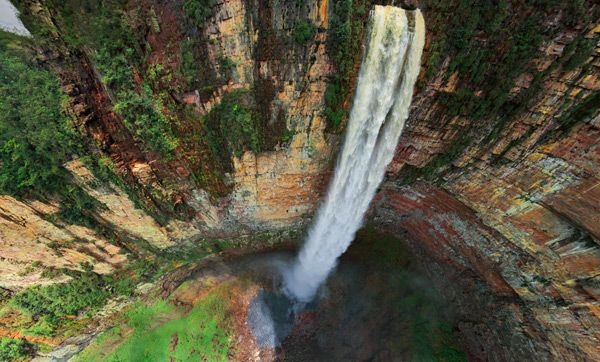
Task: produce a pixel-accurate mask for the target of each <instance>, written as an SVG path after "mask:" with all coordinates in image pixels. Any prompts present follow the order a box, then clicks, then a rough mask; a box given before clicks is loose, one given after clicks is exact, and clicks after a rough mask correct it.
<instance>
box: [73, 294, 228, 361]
mask: <svg viewBox="0 0 600 362" xmlns="http://www.w3.org/2000/svg"><path fill="white" fill-rule="evenodd" d="M227 319H228V318H227V309H226V304H225V301H224V299H223V298H222V296H220V295H219V294H217V293H212V294H209V295H208V296H207V297H205V298H204V299H203V300H202V301H200V302H199V303H198V304H197V305H196V306H195V307H194V308H193V309H192V310H191V311H190V312H189V313H187V314H184V313H182V311H181V308H178V307H175V306H173V305H172V304H169V303H168V302H166V301H164V300H160V301H158V302H155V303H154V304H152V305H150V306H146V305H143V304H137V305H136V306H135V307H134V308H133V309H132V310H130V311H129V312H128V313H127V320H128V321H127V328H126V329H121V328H114V329H111V330H109V331H107V332H105V333H104V334H103V335H102V336H101V337H100V338H98V340H97V341H95V342H94V343H93V344H92V345H91V346H90V347H88V348H87V349H86V350H85V351H83V352H82V353H81V354H80V355H79V356H78V357H77V358H76V361H90V362H91V361H169V360H174V361H203V360H204V361H227V355H228V353H229V351H230V348H231V342H232V341H231V332H230V330H229V325H228V321H227ZM131 329H133V332H132V333H131V334H129V335H127V336H123V335H122V331H123V330H131ZM123 337H124V341H123V342H122V343H121V344H120V345H118V346H117V347H116V348H114V350H112V351H108V353H106V348H107V346H108V345H114V344H115V343H118V342H119V340H121V339H123Z"/></svg>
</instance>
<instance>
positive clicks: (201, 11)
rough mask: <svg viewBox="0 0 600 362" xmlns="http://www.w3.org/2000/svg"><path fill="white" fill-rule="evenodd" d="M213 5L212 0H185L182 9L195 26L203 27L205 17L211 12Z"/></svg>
mask: <svg viewBox="0 0 600 362" xmlns="http://www.w3.org/2000/svg"><path fill="white" fill-rule="evenodd" d="M213 6H214V0H185V3H184V4H183V10H184V11H185V14H186V15H187V17H188V18H190V19H192V21H193V22H194V24H195V25H196V26H197V27H199V28H203V27H204V22H205V21H206V18H208V17H209V16H210V14H211V13H212V7H213Z"/></svg>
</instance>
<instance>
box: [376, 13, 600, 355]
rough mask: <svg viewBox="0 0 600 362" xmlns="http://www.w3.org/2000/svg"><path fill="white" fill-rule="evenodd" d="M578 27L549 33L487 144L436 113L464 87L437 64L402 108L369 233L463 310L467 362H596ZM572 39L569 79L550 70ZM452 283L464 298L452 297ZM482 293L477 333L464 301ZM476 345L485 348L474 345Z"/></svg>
mask: <svg viewBox="0 0 600 362" xmlns="http://www.w3.org/2000/svg"><path fill="white" fill-rule="evenodd" d="M593 9H594V8H593V7H592V10H593ZM592 13H594V14H597V12H596V13H595V12H594V11H592ZM592 21H595V23H594V22H592V23H587V24H585V25H578V26H576V27H575V28H569V27H568V26H565V25H564V24H561V23H559V24H560V25H556V23H555V25H552V26H554V27H557V26H558V27H559V30H558V33H557V35H556V36H555V37H554V39H551V40H549V41H546V42H544V43H542V44H541V45H540V47H539V49H538V51H537V53H536V54H537V55H535V56H534V60H533V61H532V64H534V67H537V71H538V72H540V77H538V78H539V79H538V80H537V81H538V82H541V83H540V84H541V87H540V88H539V89H538V90H537V91H536V92H535V93H534V94H532V95H531V97H532V98H531V99H530V100H529V102H528V106H527V107H526V108H525V109H523V110H522V111H518V112H514V113H512V114H510V116H509V117H505V116H504V119H505V120H504V121H502V122H503V123H501V127H498V128H496V131H492V132H491V133H490V135H491V136H486V134H488V132H489V130H490V129H491V128H489V127H488V124H490V120H486V119H485V118H483V119H479V120H475V117H474V116H472V115H462V114H461V115H457V116H449V115H448V105H447V104H443V103H442V102H441V101H440V99H441V95H444V96H447V95H448V94H454V93H455V92H459V91H460V89H459V88H460V87H465V83H464V81H463V82H462V83H461V82H460V75H459V73H458V72H453V73H451V74H450V73H448V68H447V66H448V64H450V63H451V62H452V59H446V61H445V62H444V65H443V66H442V67H441V70H440V71H439V72H438V74H436V75H435V76H433V77H432V78H431V80H430V81H429V83H428V84H427V85H426V86H424V88H423V89H422V90H421V91H420V92H419V94H418V95H417V96H416V100H415V102H414V103H413V112H412V115H411V118H410V119H409V121H408V125H407V129H406V131H405V132H404V134H403V136H402V139H401V142H400V145H399V147H398V149H397V153H396V159H395V164H394V165H392V167H390V170H389V171H390V172H389V178H388V179H389V183H388V186H387V188H386V189H385V190H384V191H382V192H381V193H380V195H379V197H380V199H379V200H380V201H379V203H378V204H376V206H375V207H374V214H373V215H374V221H375V222H376V223H378V224H379V225H380V226H381V227H383V228H385V229H387V230H390V231H394V232H396V233H398V234H400V235H404V236H405V237H406V238H407V240H409V242H410V243H411V245H412V246H413V247H414V248H415V250H417V251H418V252H420V253H421V255H422V256H423V264H424V269H425V270H427V271H428V272H429V273H431V274H432V276H435V275H438V276H439V275H444V276H443V277H438V284H439V285H438V287H439V288H440V289H442V290H446V291H447V293H448V294H449V295H450V296H452V298H456V300H457V303H458V305H463V306H464V310H463V311H462V313H463V315H461V316H459V317H458V318H459V319H463V321H464V322H461V323H462V324H461V326H460V327H459V328H460V329H461V330H462V331H463V332H464V333H463V336H464V338H466V339H467V340H468V342H467V345H469V346H470V347H471V348H470V349H471V353H473V354H474V355H475V356H477V357H479V358H483V359H494V358H497V357H498V356H503V357H501V359H509V360H510V359H517V360H520V359H527V358H528V357H527V356H528V355H531V353H535V355H539V356H546V357H545V358H549V359H573V358H575V359H583V360H596V359H598V357H599V353H600V352H599V350H598V343H599V341H598V338H600V334H599V329H598V328H599V326H600V320H599V319H598V313H597V303H598V300H599V299H600V294H599V293H600V289H599V285H600V284H599V282H600V280H599V279H598V275H600V247H599V243H600V239H599V238H598V221H599V220H598V215H600V213H599V209H598V197H599V195H600V194H599V192H598V191H597V190H598V186H599V182H600V178H599V176H600V174H599V173H598V165H599V164H600V158H599V155H600V154H599V153H598V147H597V145H598V144H599V141H600V132H599V131H600V129H599V128H598V117H599V116H600V114H599V111H598V110H599V108H598V105H599V104H600V103H599V102H598V89H599V88H600V82H599V81H598V78H599V75H600V48H599V47H598V41H599V40H600V28H598V22H597V21H598V19H597V18H596V19H594V20H592ZM576 39H587V42H588V43H589V44H593V45H594V46H593V47H592V48H591V49H590V50H591V51H590V52H589V53H587V54H581V58H582V60H581V63H580V64H579V65H578V66H577V67H576V68H569V67H567V66H563V65H560V64H564V63H561V59H563V58H561V56H565V55H564V54H563V52H565V49H567V48H568V47H569V46H568V44H569V43H571V42H573V41H576ZM578 51H581V52H584V50H583V49H579V50H578ZM532 79H533V74H532V73H523V74H521V75H519V76H518V77H516V78H515V79H514V87H513V88H512V89H511V90H510V95H509V97H516V95H518V94H520V93H523V92H526V91H527V88H528V87H530V86H532V85H531V84H532ZM467 84H468V83H467ZM584 109H585V111H584ZM493 117H495V119H496V120H497V119H500V118H502V117H503V115H498V114H494V115H493ZM475 122H477V126H474V124H475ZM491 123H492V124H493V123H494V122H491ZM473 127H475V129H476V131H472V129H473ZM465 135H468V136H470V137H471V138H468V137H467V138H465ZM461 143H462V144H461ZM459 144H460V145H459ZM457 145H459V146H458V147H457ZM457 150H458V152H457ZM444 154H446V155H450V156H444ZM444 157H446V158H445V159H444ZM415 172H416V175H415ZM414 178H420V179H421V181H419V182H417V183H411V181H410V180H412V179H414ZM426 180H430V181H429V182H427V181H426ZM428 258H431V259H428ZM457 285H458V286H460V287H459V289H460V288H463V290H466V291H467V292H466V294H467V295H468V297H467V298H466V299H463V298H462V297H461V296H459V295H458V296H457V295H453V291H452V290H451V289H453V288H456V286H457ZM486 293H488V294H489V295H490V296H491V297H490V298H489V299H486V298H484V299H482V300H481V303H480V305H481V306H482V308H481V313H482V315H481V316H479V317H475V318H474V319H475V320H478V319H480V318H481V319H480V320H487V322H485V323H484V324H483V325H477V323H473V322H472V321H473V315H474V314H473V313H475V314H477V313H479V312H480V311H479V309H478V308H475V309H473V300H478V299H480V298H483V296H484V295H485V294H486ZM475 304H478V303H475ZM484 311H493V312H492V315H491V316H490V315H487V316H486V315H485V313H484ZM488 318H489V319H488ZM498 319H502V320H505V321H506V326H505V327H504V328H506V327H507V326H510V328H509V330H506V329H503V327H501V326H498V325H496V323H497V322H496V321H497V320H498ZM474 330H477V331H478V332H477V334H478V335H477V336H475V335H473V331H474ZM481 336H484V337H483V340H487V341H488V342H487V345H488V346H487V347H485V346H481V348H479V347H477V345H478V343H481V340H482V339H481ZM526 340H529V341H531V343H530V342H527V343H525V341H526ZM516 341H520V342H516ZM528 343H529V347H526V348H524V349H521V348H520V347H519V348H517V349H514V350H511V349H510V348H509V347H507V346H510V345H513V346H515V345H519V346H523V347H525V346H527V345H528ZM575 356H577V357H575Z"/></svg>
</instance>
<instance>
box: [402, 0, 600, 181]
mask: <svg viewBox="0 0 600 362" xmlns="http://www.w3.org/2000/svg"><path fill="white" fill-rule="evenodd" d="M509 5H510V3H509V1H507V0H500V1H495V0H485V1H480V2H477V3H475V4H474V3H473V2H471V1H467V0H453V1H446V0H434V1H431V2H430V4H429V7H430V8H429V9H428V14H429V17H428V19H427V23H428V28H429V29H435V34H434V36H433V41H432V43H431V45H430V47H429V54H428V59H427V68H426V72H425V77H424V78H423V79H421V81H420V84H419V85H418V86H420V87H422V86H424V85H425V84H426V82H427V81H428V80H429V79H430V78H431V77H432V76H434V75H435V74H437V73H438V71H439V70H440V67H441V65H442V62H443V61H444V60H445V59H446V57H450V64H449V66H448V71H447V72H446V76H450V75H452V74H454V73H457V75H458V84H457V87H456V90H454V91H453V92H443V91H440V92H438V94H437V101H438V102H439V104H440V105H442V106H443V107H444V112H445V114H447V115H448V116H449V117H453V116H461V117H463V118H465V119H468V120H471V121H472V122H470V124H469V126H467V128H466V129H464V130H462V131H461V132H460V134H461V136H460V138H459V139H458V140H456V141H455V142H454V143H453V145H452V147H451V148H450V150H449V151H447V152H446V153H445V154H441V155H438V156H437V157H435V158H434V159H433V160H432V161H430V163H429V164H428V165H426V166H425V167H424V168H422V169H414V168H413V169H406V170H405V171H403V174H402V175H401V176H402V177H403V179H404V180H403V181H404V182H410V181H411V180H413V179H415V178H417V177H423V176H424V177H427V178H429V179H433V178H434V177H435V175H436V174H437V170H438V169H439V168H441V167H447V166H449V165H450V164H451V163H452V161H454V160H455V159H456V157H458V156H459V155H460V154H462V153H463V151H464V150H465V149H466V147H468V146H469V145H470V144H471V142H472V141H473V140H474V139H477V137H474V135H473V134H472V132H473V133H475V132H479V133H480V132H481V130H482V129H488V130H489V134H488V135H487V137H486V138H485V139H484V141H483V142H492V141H494V140H495V139H496V138H497V137H498V136H499V135H500V134H501V132H502V129H503V128H504V127H505V126H506V125H507V124H508V123H509V121H510V119H512V118H513V117H514V116H515V115H517V114H519V113H520V112H522V111H524V110H525V109H526V108H527V105H528V104H529V103H530V102H531V101H532V100H534V99H535V97H536V95H537V94H538V92H539V90H540V87H541V86H542V80H543V78H544V76H545V75H546V74H548V73H549V72H550V71H552V70H554V69H555V67H556V64H553V65H552V66H551V67H550V68H548V69H546V70H544V71H542V72H539V71H537V70H536V69H535V68H534V63H533V62H532V61H531V60H532V59H533V58H534V57H535V56H536V55H537V54H538V49H539V47H540V46H541V44H542V43H543V42H544V41H547V40H549V39H552V38H553V37H554V36H555V35H556V31H557V29H558V28H553V26H552V25H551V24H549V23H548V21H547V18H548V16H549V15H548V14H558V13H561V14H562V16H563V18H562V21H564V22H566V23H568V24H569V26H572V25H574V24H575V23H585V22H589V19H590V18H591V14H587V10H586V3H585V1H573V2H563V1H554V0H553V1H525V2H524V3H521V4H519V5H518V8H517V9H514V8H512V9H511V7H510V6H509ZM512 6H513V7H514V6H515V4H513V5H512ZM509 9H511V12H510V13H509ZM456 14H461V16H456ZM509 15H510V16H509ZM590 47H592V44H591V43H588V42H587V40H586V39H585V38H583V37H580V38H579V39H578V40H576V42H574V44H572V45H570V46H569V47H567V48H566V49H565V55H564V56H563V57H562V58H561V59H560V60H559V62H560V63H562V64H563V69H564V70H570V69H575V68H577V67H579V66H581V64H582V63H583V62H584V61H585V60H586V59H587V58H588V57H589V55H590V54H591V49H590ZM575 49H577V51H576V50H575ZM524 73H529V74H533V75H534V77H533V81H532V82H531V84H530V85H529V87H528V88H527V89H522V90H521V92H520V93H519V94H518V95H516V96H510V91H511V89H512V88H513V87H514V84H515V80H516V79H517V77H518V76H520V75H522V74H524Z"/></svg>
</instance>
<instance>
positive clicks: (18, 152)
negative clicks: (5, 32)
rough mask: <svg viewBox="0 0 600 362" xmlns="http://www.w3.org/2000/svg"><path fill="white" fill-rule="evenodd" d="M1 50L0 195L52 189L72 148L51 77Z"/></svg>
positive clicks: (74, 148)
mask: <svg viewBox="0 0 600 362" xmlns="http://www.w3.org/2000/svg"><path fill="white" fill-rule="evenodd" d="M24 58H25V56H22V57H20V56H15V55H13V54H11V52H9V51H7V50H6V49H1V48H0V79H1V82H0V94H2V97H0V164H2V167H1V168H0V193H4V194H11V195H18V194H22V193H24V192H27V191H32V192H36V191H37V192H40V193H41V192H44V191H45V190H47V189H50V190H57V189H59V188H61V187H62V186H63V185H64V181H65V179H66V178H67V172H66V170H65V169H64V168H63V167H62V164H63V163H64V162H65V161H67V160H68V159H69V157H70V153H71V152H74V151H77V150H78V146H77V144H76V142H75V140H76V139H77V138H76V136H75V132H74V130H73V128H72V126H71V124H70V121H69V119H68V118H67V117H66V116H65V115H64V114H63V112H62V110H61V104H62V102H63V94H62V93H61V90H60V88H59V85H58V80H57V79H56V77H55V76H54V75H53V74H52V73H51V72H50V71H48V70H45V69H43V68H41V67H40V66H39V65H36V64H32V63H30V62H27V61H25V60H24Z"/></svg>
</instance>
